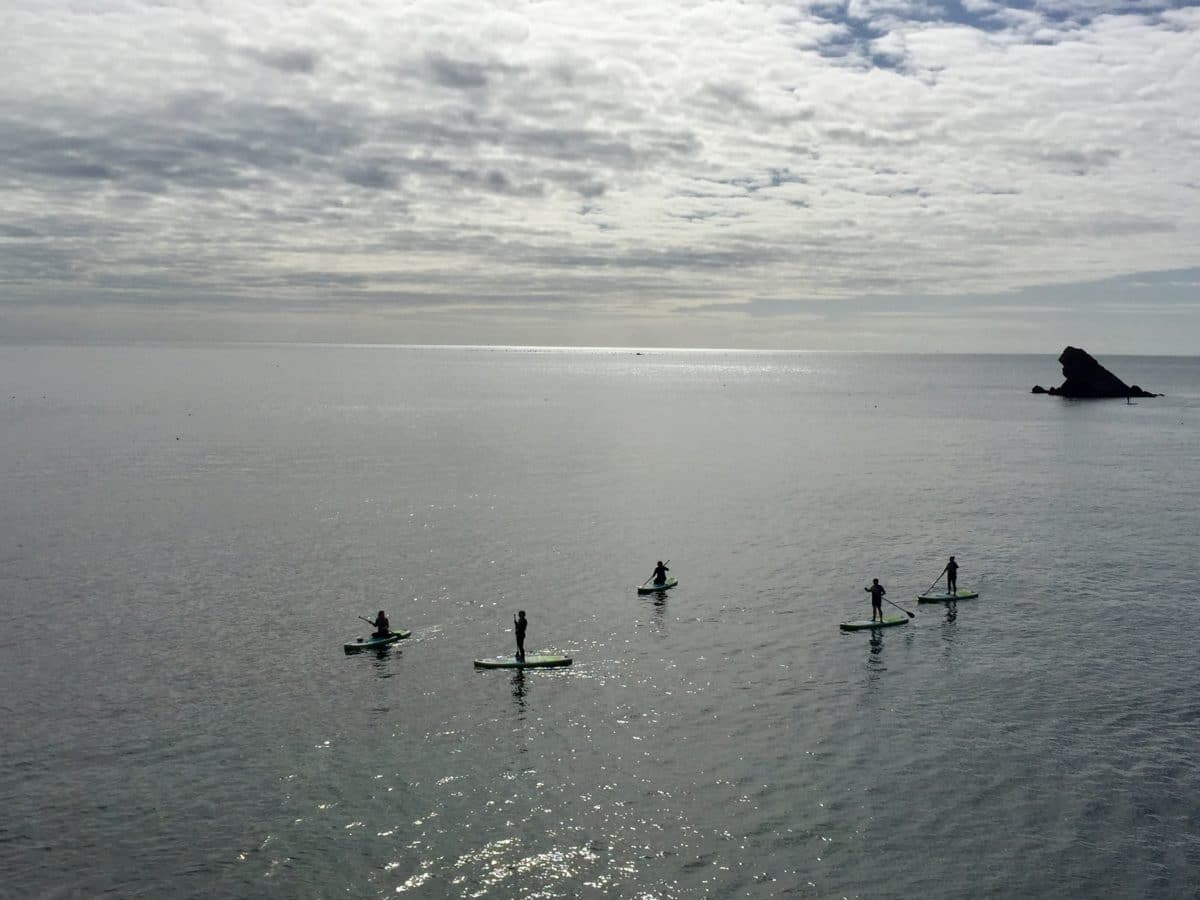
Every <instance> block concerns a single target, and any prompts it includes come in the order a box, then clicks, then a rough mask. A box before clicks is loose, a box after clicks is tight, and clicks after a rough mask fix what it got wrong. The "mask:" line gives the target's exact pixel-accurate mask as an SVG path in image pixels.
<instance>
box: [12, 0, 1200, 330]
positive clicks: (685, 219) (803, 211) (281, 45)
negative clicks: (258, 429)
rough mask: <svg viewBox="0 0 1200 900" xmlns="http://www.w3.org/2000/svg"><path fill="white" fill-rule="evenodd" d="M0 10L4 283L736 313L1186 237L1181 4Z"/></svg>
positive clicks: (999, 283)
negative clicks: (0, 23)
mask: <svg viewBox="0 0 1200 900" xmlns="http://www.w3.org/2000/svg"><path fill="white" fill-rule="evenodd" d="M7 15H8V17H9V20H10V21H9V25H10V27H8V28H6V29H5V31H4V33H3V34H0V53H3V54H4V56H5V59H6V61H7V62H8V66H7V71H8V77H7V78H6V79H5V80H4V82H3V83H0V186H2V187H3V189H4V191H5V197H6V203H5V205H4V208H3V210H2V211H0V279H3V280H4V283H5V284H7V285H12V286H20V289H19V290H15V288H14V290H9V291H8V295H7V297H6V298H5V299H4V301H3V302H5V303H8V304H20V303H26V304H28V303H32V302H34V299H36V301H37V302H47V298H49V297H51V296H59V297H69V298H74V300H75V301H78V302H86V299H87V298H88V297H89V296H93V295H94V296H95V297H97V298H103V299H104V302H110V300H111V296H112V292H113V291H120V290H128V291H131V292H136V294H137V296H138V298H139V300H138V302H139V303H143V304H150V303H152V302H154V298H155V297H158V302H161V303H163V304H166V305H169V304H170V303H171V298H172V297H178V296H181V295H186V296H191V297H194V298H197V299H196V303H198V304H200V305H201V307H202V305H203V300H202V299H201V298H204V297H216V296H220V297H223V298H237V297H241V298H243V299H244V302H247V303H261V302H266V301H267V300H270V301H271V302H278V303H279V304H280V306H279V308H280V309H281V310H286V309H288V308H293V307H294V306H295V305H298V304H307V303H310V302H315V301H314V299H313V298H314V297H317V296H318V295H319V296H320V297H321V298H322V299H321V300H320V302H331V301H330V300H329V299H328V298H329V296H330V292H335V293H336V294H337V296H338V298H339V300H338V302H339V303H354V302H361V303H364V304H370V306H371V308H376V307H378V306H379V305H381V304H382V305H386V303H388V302H395V303H398V304H402V305H404V306H405V307H406V308H408V307H410V306H411V305H412V304H413V303H414V302H416V301H415V299H414V298H422V299H421V300H420V303H422V304H426V305H429V306H431V307H436V308H438V309H443V308H451V307H453V306H454V305H455V304H465V305H472V308H474V305H478V304H481V303H482V304H485V305H486V306H487V307H488V308H489V309H492V310H495V311H496V314H497V315H500V314H502V313H501V312H500V311H502V310H504V309H510V310H512V311H513V313H512V314H513V315H515V316H520V315H523V314H525V312H527V311H528V308H529V306H530V304H533V305H535V306H539V307H540V308H544V309H547V310H550V309H554V310H557V311H560V312H569V311H570V310H572V309H581V308H584V307H587V308H589V309H592V308H594V309H596V310H603V309H608V310H609V311H610V312H611V314H612V315H613V316H620V315H627V314H630V313H631V311H635V310H640V311H643V312H645V313H647V314H649V313H653V312H654V311H656V310H657V311H665V310H676V309H696V308H698V307H699V306H700V305H702V304H705V303H707V304H708V305H710V306H711V307H712V308H713V309H714V310H715V309H719V310H720V314H721V315H723V316H733V315H736V314H737V312H738V311H739V310H740V311H741V312H742V313H743V314H744V317H745V319H746V320H747V321H753V320H756V319H758V318H761V316H760V315H759V314H758V313H757V312H756V310H761V309H763V308H764V307H763V306H762V304H772V303H779V302H784V301H786V302H788V303H800V304H812V303H819V304H825V303H829V302H847V303H851V302H854V301H855V300H856V298H863V297H879V298H883V300H882V301H881V302H896V301H895V300H894V298H896V297H900V296H914V297H925V298H933V297H980V296H989V295H992V294H996V293H1006V292H1019V291H1020V290H1022V289H1023V288H1024V287H1026V286H1030V285H1064V286H1066V285H1072V284H1093V285H1094V284H1096V283H1097V280H1098V279H1103V278H1106V277H1120V276H1123V275H1126V274H1128V273H1135V272H1136V273H1153V272H1155V271H1160V270H1177V269H1180V268H1184V267H1187V266H1190V265H1194V264H1200V258H1198V251H1197V250H1196V248H1197V247H1200V202H1197V201H1200V195H1198V192H1200V162H1197V160H1200V153H1198V152H1197V150H1200V128H1197V126H1196V125H1195V123H1196V122H1198V121H1200V99H1197V94H1198V92H1197V91H1195V89H1194V87H1195V85H1196V84H1197V83H1200V63H1198V62H1197V60H1200V11H1198V9H1197V7H1196V6H1187V5H1184V6H1179V5H1176V4H1173V3H1172V4H1168V3H1166V2H1157V0H1154V2H1150V3H1138V4H1132V3H1128V2H1126V3H1115V2H1100V0H1078V2H1075V0H1070V2H1069V0H1052V2H1045V0H1040V2H1035V3H1032V4H1022V5H1021V6H1010V5H1007V4H1004V3H1000V2H995V0H965V2H962V3H954V4H948V3H933V2H925V0H850V2H834V3H813V2H801V3H799V4H793V5H789V6H786V7H783V6H779V5H778V4H772V3H766V2H761V3H759V2H733V0H713V2H711V3H706V4H703V5H700V6H694V5H686V4H674V5H667V6H662V5H660V6H655V7H646V6H644V5H643V6H622V5H617V6H610V7H605V8H603V9H602V8H598V7H589V6H586V5H578V4H575V3H568V2H565V0H547V2H545V3H541V4H539V5H538V6H537V8H536V10H534V9H533V8H531V7H524V6H520V5H516V6H512V7H509V8H506V9H504V10H500V9H497V8H495V7H494V6H492V5H489V4H483V3H477V2H474V0H457V2H455V3H451V4H446V3H442V2H436V3H435V2H432V0H415V2H414V3H412V4H409V5H407V6H405V7H404V8H403V9H401V8H398V7H395V6H394V5H393V4H388V3H384V2H382V0H380V2H375V0H362V2H359V3H356V4H347V5H321V4H309V5H301V4H291V3H284V2H282V0H264V2H263V3H261V4H254V5H251V6H243V7H235V6H226V7H207V8H206V7H203V6H170V5H161V4H157V3H150V2H145V3H143V2H138V0H108V2H103V0H98V2H96V3H92V4H88V5H86V6H85V5H80V4H69V3H66V2H56V0H52V2H37V3H34V2H32V0H12V2H11V3H10V4H9V10H8V12H7ZM264 35H270V39H269V40H264V39H263V36H264ZM398 286H400V287H398ZM797 286H802V288H803V289H802V290H800V291H797ZM322 292H323V293H322ZM797 297H800V298H801V299H799V300H797V299H796V298H797ZM389 298H390V299H389ZM522 298H524V299H522ZM887 298H893V299H890V300H889V299H887ZM928 302H932V301H928ZM963 302H964V303H969V302H971V301H969V300H964V301H963ZM1076 302H1078V303H1080V304H1085V303H1086V299H1085V298H1083V297H1082V296H1078V297H1077V298H1076ZM1147 302H1148V301H1147ZM486 339H487V338H486V335H480V336H477V338H476V340H478V341H479V342H485V341H486ZM765 339H767V337H764V340H765Z"/></svg>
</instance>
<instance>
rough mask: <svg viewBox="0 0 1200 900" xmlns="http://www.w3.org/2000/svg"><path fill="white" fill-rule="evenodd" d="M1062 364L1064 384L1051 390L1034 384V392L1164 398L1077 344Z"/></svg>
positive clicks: (1076, 395)
mask: <svg viewBox="0 0 1200 900" xmlns="http://www.w3.org/2000/svg"><path fill="white" fill-rule="evenodd" d="M1058 361H1059V362H1060V363H1062V370H1063V377H1064V378H1066V381H1064V382H1063V383H1062V386H1061V387H1052V388H1050V389H1049V390H1046V388H1044V387H1042V386H1041V385H1040V384H1038V385H1034V388H1033V393H1035V394H1053V395H1054V396H1056V397H1073V398H1077V399H1087V400H1091V399H1098V398H1103V397H1120V398H1128V397H1161V396H1162V395H1161V394H1152V393H1150V392H1149V391H1143V390H1142V389H1141V388H1140V387H1138V386H1137V385H1136V384H1126V383H1125V382H1123V381H1122V380H1121V379H1120V378H1118V377H1117V376H1116V375H1114V374H1113V373H1112V372H1110V371H1108V369H1106V368H1104V366H1102V365H1100V363H1098V362H1096V360H1095V359H1094V358H1093V357H1092V355H1091V354H1090V353H1088V352H1087V351H1086V350H1080V349H1079V348H1078V347H1068V348H1067V349H1066V350H1064V351H1063V352H1062V355H1061V356H1059V357H1058Z"/></svg>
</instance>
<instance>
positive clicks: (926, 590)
mask: <svg viewBox="0 0 1200 900" xmlns="http://www.w3.org/2000/svg"><path fill="white" fill-rule="evenodd" d="M948 568H950V567H949V566H946V567H945V568H943V569H942V571H940V572H938V577H937V578H935V579H933V584H931V585H930V586H929V587H927V588H925V593H926V594H928V593H929V592H930V591H932V590H933V589H934V588H935V587H937V583H938V582H939V581H941V580H942V576H943V575H945V574H946V569H948Z"/></svg>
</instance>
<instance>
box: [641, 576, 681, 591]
mask: <svg viewBox="0 0 1200 900" xmlns="http://www.w3.org/2000/svg"><path fill="white" fill-rule="evenodd" d="M677 584H679V579H678V578H668V579H667V582H666V584H643V585H641V586H639V587H638V589H637V592H638V593H639V594H657V593H658V592H659V591H669V590H670V589H671V588H673V587H675V585H677Z"/></svg>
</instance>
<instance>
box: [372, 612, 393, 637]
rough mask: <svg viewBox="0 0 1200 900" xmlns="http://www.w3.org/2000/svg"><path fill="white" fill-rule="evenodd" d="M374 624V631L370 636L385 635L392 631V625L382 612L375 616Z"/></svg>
mask: <svg viewBox="0 0 1200 900" xmlns="http://www.w3.org/2000/svg"><path fill="white" fill-rule="evenodd" d="M374 625H375V633H374V634H373V635H371V637H387V636H388V635H389V634H391V633H392V625H391V623H390V622H389V621H388V618H387V616H385V615H383V614H382V613H380V614H379V615H378V616H376V617H375V622H374Z"/></svg>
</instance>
